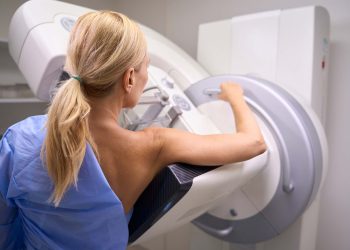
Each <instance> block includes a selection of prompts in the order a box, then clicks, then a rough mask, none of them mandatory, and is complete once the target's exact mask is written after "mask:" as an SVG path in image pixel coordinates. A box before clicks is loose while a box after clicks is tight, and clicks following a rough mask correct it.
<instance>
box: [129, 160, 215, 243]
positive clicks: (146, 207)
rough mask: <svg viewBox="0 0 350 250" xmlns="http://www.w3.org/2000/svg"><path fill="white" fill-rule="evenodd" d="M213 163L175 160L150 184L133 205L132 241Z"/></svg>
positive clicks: (153, 222) (179, 197) (130, 241)
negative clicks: (203, 163) (190, 162)
mask: <svg viewBox="0 0 350 250" xmlns="http://www.w3.org/2000/svg"><path fill="white" fill-rule="evenodd" d="M213 169H214V168H213V167H200V166H192V165H187V164H172V165H169V166H167V167H166V168H164V169H163V170H162V171H161V172H160V173H159V174H158V175H157V176H156V177H155V178H154V179H153V181H152V182H151V183H150V184H149V185H148V187H147V188H146V189H145V191H144V192H143V193H142V194H141V196H140V198H139V199H138V200H137V202H136V204H135V206H134V212H133V215H132V217H131V220H130V222H129V243H132V242H134V241H135V240H137V239H138V238H139V237H140V236H141V235H142V234H143V233H144V232H146V231H147V230H148V229H149V228H150V227H151V226H152V225H153V224H155V223H156V222H157V221H158V220H159V219H160V218H161V217H162V216H163V215H164V214H166V213H167V212H168V211H169V210H170V209H171V208H172V207H173V206H174V205H175V204H176V203H177V202H178V201H179V200H180V199H181V198H182V197H183V196H184V195H185V194H186V193H187V192H188V190H190V188H191V186H192V180H193V179H194V178H195V177H197V176H199V175H201V174H204V173H206V172H208V171H210V170H213Z"/></svg>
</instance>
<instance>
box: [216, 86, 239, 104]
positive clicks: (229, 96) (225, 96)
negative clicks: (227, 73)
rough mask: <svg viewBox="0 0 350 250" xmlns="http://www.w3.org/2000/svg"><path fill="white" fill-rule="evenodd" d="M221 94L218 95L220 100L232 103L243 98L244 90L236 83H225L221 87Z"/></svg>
mask: <svg viewBox="0 0 350 250" xmlns="http://www.w3.org/2000/svg"><path fill="white" fill-rule="evenodd" d="M220 89H221V93H220V94H219V95H218V98H219V99H221V100H223V101H226V102H230V103H231V102H232V101H234V100H235V99H241V98H243V89H242V87H241V86H240V85H239V84H237V83H234V82H223V83H221V85H220Z"/></svg>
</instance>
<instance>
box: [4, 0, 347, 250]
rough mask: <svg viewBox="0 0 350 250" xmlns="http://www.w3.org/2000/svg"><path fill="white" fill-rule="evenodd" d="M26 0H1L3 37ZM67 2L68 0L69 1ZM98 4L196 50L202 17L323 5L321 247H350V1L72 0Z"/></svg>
mask: <svg viewBox="0 0 350 250" xmlns="http://www.w3.org/2000/svg"><path fill="white" fill-rule="evenodd" d="M21 2H23V1H18V0H0V40H6V39H7V38H6V37H7V26H8V23H9V19H10V16H11V13H13V11H14V9H15V8H16V6H19V4H20V3H21ZM67 2H68V1H67ZM69 2H72V3H76V4H79V5H83V6H87V7H91V8H96V9H114V10H118V11H120V12H123V13H125V14H127V15H129V16H130V17H132V18H134V19H136V20H138V21H140V22H141V23H143V24H145V25H147V26H149V27H151V28H153V29H155V30H157V31H159V32H160V33H162V34H163V35H165V36H167V37H168V38H170V39H171V40H173V41H174V42H175V43H177V44H178V45H179V46H180V47H182V48H183V49H184V50H185V51H187V52H188V53H189V54H190V55H192V56H193V57H195V56H196V46H197V30H198V25H199V24H200V23H203V22H210V21H214V20H220V19H226V18H230V17H232V16H237V15H242V14H248V13H254V12H259V11H265V10H273V9H278V8H294V7H300V6H306V5H322V6H324V7H326V8H327V9H328V11H329V13H330V16H331V60H330V64H331V65H330V72H329V87H328V115H327V126H326V133H327V136H328V142H329V150H330V164H329V171H328V176H327V179H326V182H325V186H324V189H323V190H322V199H321V210H320V222H319V231H318V241H317V250H329V249H336V250H348V249H350V237H349V236H348V234H349V232H350V223H349V219H348V214H349V213H348V211H350V199H349V198H348V190H350V181H349V179H350V168H349V167H348V164H349V162H350V154H349V153H348V148H349V146H348V142H349V141H350V133H349V132H348V129H349V128H350V115H349V107H350V84H349V82H350V70H349V69H348V68H349V65H350V56H349V55H350V32H349V31H350V15H349V13H350V12H349V11H350V1H348V0H313V1H312V0H294V1H287V0H265V1H258V0H245V1H238V0H220V1H211V0H177V1H170V0H148V1H136V0H128V1H127V0H114V1H113V0H108V1H107V0H105V1H94V0H85V1H84V0H71V1H69Z"/></svg>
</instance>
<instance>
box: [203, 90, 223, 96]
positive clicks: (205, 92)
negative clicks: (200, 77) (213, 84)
mask: <svg viewBox="0 0 350 250" xmlns="http://www.w3.org/2000/svg"><path fill="white" fill-rule="evenodd" d="M220 93H221V89H218V88H207V89H204V90H203V94H205V95H208V96H213V95H218V94H220Z"/></svg>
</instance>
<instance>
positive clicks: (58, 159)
mask: <svg viewBox="0 0 350 250" xmlns="http://www.w3.org/2000/svg"><path fill="white" fill-rule="evenodd" d="M89 112H90V105H89V103H88V102H87V101H86V98H85V96H84V93H83V91H82V86H81V83H80V82H79V80H78V79H76V78H70V79H69V80H68V81H67V82H65V83H64V84H63V85H62V86H61V87H60V88H59V89H58V91H57V93H56V95H55V96H54V98H53V100H52V103H51V105H50V107H49V110H48V118H47V124H46V128H47V134H46V137H45V141H44V145H43V149H42V155H43V156H44V162H45V163H46V167H47V170H48V174H49V176H50V177H51V179H52V181H53V183H54V191H53V193H52V196H51V198H50V200H51V201H53V203H54V204H55V206H58V204H59V203H60V201H61V199H62V197H63V195H64V193H65V192H66V191H67V189H68V188H69V187H70V186H71V185H72V184H74V185H75V186H76V185H77V181H78V173H79V170H80V167H81V164H82V161H83V159H84V155H85V151H86V143H87V142H89V143H90V144H91V146H92V147H93V148H94V151H95V152H96V150H95V149H96V147H95V146H94V143H93V140H92V137H91V134H90V131H89V126H88V115H89Z"/></svg>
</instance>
